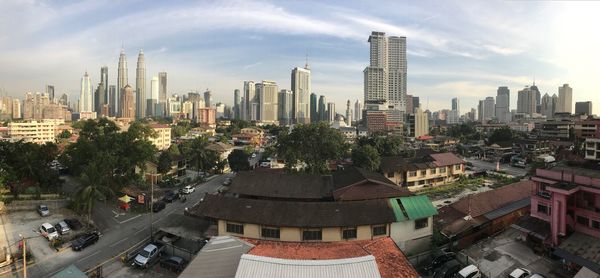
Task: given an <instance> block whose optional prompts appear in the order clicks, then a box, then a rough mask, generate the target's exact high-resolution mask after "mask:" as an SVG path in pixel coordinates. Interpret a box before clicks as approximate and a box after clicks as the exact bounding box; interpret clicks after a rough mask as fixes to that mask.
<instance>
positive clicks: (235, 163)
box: [227, 149, 250, 172]
mask: <svg viewBox="0 0 600 278" xmlns="http://www.w3.org/2000/svg"><path fill="white" fill-rule="evenodd" d="M249 157H250V156H249V155H248V154H247V153H246V152H244V151H243V150H238V149H236V150H233V151H232V152H231V153H230V154H229V156H228V157H227V161H228V162H229V168H231V170H233V171H234V172H239V171H246V170H250V163H249V162H248V158H249Z"/></svg>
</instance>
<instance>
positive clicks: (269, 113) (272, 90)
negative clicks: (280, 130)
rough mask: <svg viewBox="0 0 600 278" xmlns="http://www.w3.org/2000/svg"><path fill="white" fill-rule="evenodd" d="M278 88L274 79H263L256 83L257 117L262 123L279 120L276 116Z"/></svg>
mask: <svg viewBox="0 0 600 278" xmlns="http://www.w3.org/2000/svg"><path fill="white" fill-rule="evenodd" d="M278 91H279V90H278V88H277V83H275V82H274V81H266V80H263V81H262V83H258V84H256V95H257V96H258V99H259V105H258V106H259V108H258V109H259V112H258V117H259V118H258V119H259V121H261V122H263V123H276V122H279V119H278V118H277V113H278V112H279V111H278V105H277V97H278V95H277V94H278Z"/></svg>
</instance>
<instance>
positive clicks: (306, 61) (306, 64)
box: [304, 49, 309, 69]
mask: <svg viewBox="0 0 600 278" xmlns="http://www.w3.org/2000/svg"><path fill="white" fill-rule="evenodd" d="M304 68H305V69H309V68H308V49H306V60H305V63H304Z"/></svg>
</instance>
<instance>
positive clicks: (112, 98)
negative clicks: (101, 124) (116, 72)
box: [108, 85, 119, 117]
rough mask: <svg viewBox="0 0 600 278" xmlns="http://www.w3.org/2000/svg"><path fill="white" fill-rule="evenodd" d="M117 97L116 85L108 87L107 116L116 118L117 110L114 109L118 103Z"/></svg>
mask: <svg viewBox="0 0 600 278" xmlns="http://www.w3.org/2000/svg"><path fill="white" fill-rule="evenodd" d="M118 96H119V94H118V93H117V86H116V85H109V86H108V99H109V102H108V115H110V116H111V117H116V116H117V113H118V112H117V110H116V109H115V107H116V105H117V103H118V101H117V99H118Z"/></svg>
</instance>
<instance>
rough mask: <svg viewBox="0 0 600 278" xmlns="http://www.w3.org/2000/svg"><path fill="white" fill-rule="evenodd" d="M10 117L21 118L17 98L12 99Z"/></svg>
mask: <svg viewBox="0 0 600 278" xmlns="http://www.w3.org/2000/svg"><path fill="white" fill-rule="evenodd" d="M12 118H13V120H14V119H20V118H21V101H20V100H19V99H18V98H13V100H12Z"/></svg>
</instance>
